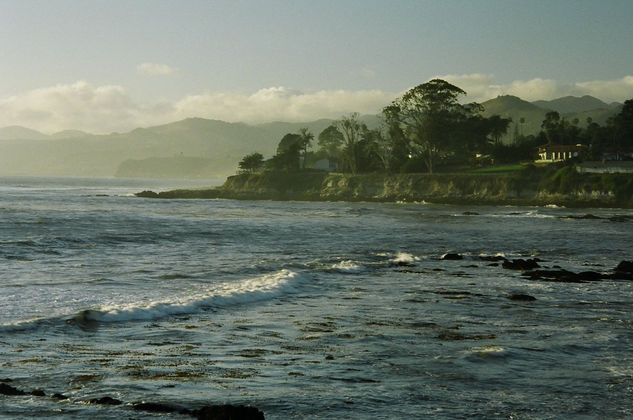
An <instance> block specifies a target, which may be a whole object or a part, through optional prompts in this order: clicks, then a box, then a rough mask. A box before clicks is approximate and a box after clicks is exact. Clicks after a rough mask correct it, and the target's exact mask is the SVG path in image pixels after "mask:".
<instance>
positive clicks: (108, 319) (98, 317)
mask: <svg viewBox="0 0 633 420" xmlns="http://www.w3.org/2000/svg"><path fill="white" fill-rule="evenodd" d="M299 277H300V276H299V274H297V273H296V272H293V271H290V270H285V269H284V270H281V271H278V272H275V273H272V274H267V275H263V276H260V277H256V278H252V279H246V280H242V281H239V282H235V283H220V284H216V285H212V286H210V287H208V288H205V289H204V290H202V291H200V292H198V293H195V294H190V295H185V296H180V297H173V298H170V299H162V300H156V301H150V302H135V303H132V304H126V305H109V306H102V307H100V308H97V309H87V310H83V311H81V312H79V313H77V314H75V315H74V316H72V317H71V318H70V319H68V318H67V317H64V319H62V318H50V319H46V318H40V319H35V320H27V321H19V322H16V323H12V324H0V331H5V332H10V331H16V330H27V329H32V328H35V327H37V326H39V325H44V324H50V323H55V321H59V320H63V321H65V322H67V323H71V324H73V323H74V324H77V325H79V326H80V327H83V326H90V324H93V323H99V322H105V323H116V322H127V321H148V320H155V319H160V318H165V317H168V316H170V315H182V314H192V313H195V312H197V311H199V310H201V309H205V308H222V307H229V306H235V305H241V304H248V303H252V302H259V301H264V300H269V299H273V298H275V297H278V296H281V295H284V294H286V293H294V292H296V289H295V283H296V281H297V280H298V279H299Z"/></svg>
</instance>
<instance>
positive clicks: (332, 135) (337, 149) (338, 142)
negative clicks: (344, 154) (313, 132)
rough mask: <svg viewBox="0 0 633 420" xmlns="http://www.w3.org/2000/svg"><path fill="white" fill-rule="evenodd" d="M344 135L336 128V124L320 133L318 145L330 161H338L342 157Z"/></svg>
mask: <svg viewBox="0 0 633 420" xmlns="http://www.w3.org/2000/svg"><path fill="white" fill-rule="evenodd" d="M343 142H344V139H343V134H342V133H341V132H340V131H339V129H338V128H336V125H335V124H332V125H330V126H328V127H327V128H326V129H324V130H323V131H321V133H319V138H318V140H317V143H318V145H319V150H321V151H323V153H325V155H326V156H327V157H328V159H335V160H338V158H339V156H340V155H341V146H342V145H343Z"/></svg>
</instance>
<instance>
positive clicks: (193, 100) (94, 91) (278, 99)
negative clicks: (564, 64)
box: [0, 81, 396, 133]
mask: <svg viewBox="0 0 633 420" xmlns="http://www.w3.org/2000/svg"><path fill="white" fill-rule="evenodd" d="M395 96H396V94H390V93H385V92H382V91H380V90H366V91H348V90H322V91H317V92H312V93H303V92H301V91H298V90H294V89H289V88H286V87H281V86H279V87H269V88H264V89H260V90H258V91H256V92H254V93H252V94H244V93H235V92H215V93H203V94H200V95H189V96H186V97H184V98H182V99H181V100H178V101H176V102H174V103H157V104H142V103H138V102H136V101H134V100H133V99H132V98H131V97H130V96H129V94H128V93H127V92H126V90H125V89H124V88H123V87H121V86H109V85H108V86H94V85H92V84H90V83H88V82H86V81H79V82H76V83H73V84H68V85H56V86H53V87H49V88H43V89H35V90H32V91H28V92H25V93H22V94H19V95H15V96H11V97H8V98H6V99H0V127H3V126H8V125H22V126H26V127H29V128H33V129H37V130H40V131H43V132H47V133H53V132H57V131H61V130H65V129H78V130H84V131H88V132H93V133H109V132H113V131H117V132H124V131H127V130H131V129H134V128H136V127H144V126H150V125H155V124H164V123H168V122H172V121H177V120H181V119H184V118H188V117H202V118H210V119H219V120H224V121H229V122H246V123H261V122H269V121H311V120H315V119H319V118H340V117H341V115H344V114H347V113H350V112H360V113H361V114H365V113H368V114H370V113H378V112H380V110H381V109H382V107H383V106H385V105H386V104H388V103H389V102H390V101H391V100H393V99H394V98H395Z"/></svg>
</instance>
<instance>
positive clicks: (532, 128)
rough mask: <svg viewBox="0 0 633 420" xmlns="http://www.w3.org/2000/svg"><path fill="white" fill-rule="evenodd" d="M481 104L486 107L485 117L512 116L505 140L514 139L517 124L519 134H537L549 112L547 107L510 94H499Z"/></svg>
mask: <svg viewBox="0 0 633 420" xmlns="http://www.w3.org/2000/svg"><path fill="white" fill-rule="evenodd" d="M481 105H482V106H483V107H484V112H483V115H484V116H485V117H490V116H492V115H500V116H502V117H504V118H512V123H511V124H510V128H509V129H508V133H507V134H506V135H505V136H504V141H509V140H510V139H512V137H513V136H514V127H515V125H516V127H517V131H518V132H519V134H523V135H529V134H537V133H538V132H539V131H540V130H541V123H542V122H543V119H544V118H545V114H547V110H546V109H543V108H541V107H539V106H537V105H534V104H532V103H530V102H527V101H524V100H523V99H521V98H517V97H516V96H510V95H505V96H498V97H496V98H494V99H490V100H489V101H486V102H483V103H482V104H481ZM521 121H523V122H521Z"/></svg>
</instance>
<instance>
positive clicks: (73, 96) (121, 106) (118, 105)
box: [0, 81, 138, 132]
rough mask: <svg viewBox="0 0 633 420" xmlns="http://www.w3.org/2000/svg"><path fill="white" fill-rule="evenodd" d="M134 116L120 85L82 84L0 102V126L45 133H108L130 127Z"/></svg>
mask: <svg viewBox="0 0 633 420" xmlns="http://www.w3.org/2000/svg"><path fill="white" fill-rule="evenodd" d="M137 115H138V107H137V106H136V105H135V104H134V103H133V101H132V100H131V98H130V97H129V96H128V95H127V93H126V92H125V90H124V89H123V88H122V87H121V86H97V87H95V86H93V85H91V84H90V83H87V82H85V81H79V82H76V83H74V84H70V85H56V86H53V87H48V88H42V89H35V90H31V91H28V92H26V93H23V94H20V95H15V96H11V97H9V98H6V99H2V100H0V126H4V125H24V126H26V127H30V128H35V129H38V130H42V131H45V132H55V131H59V130H63V129H68V128H74V129H79V130H87V131H97V132H108V131H113V130H117V129H119V128H120V127H129V126H133V125H134V124H135V122H136V119H137Z"/></svg>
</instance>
